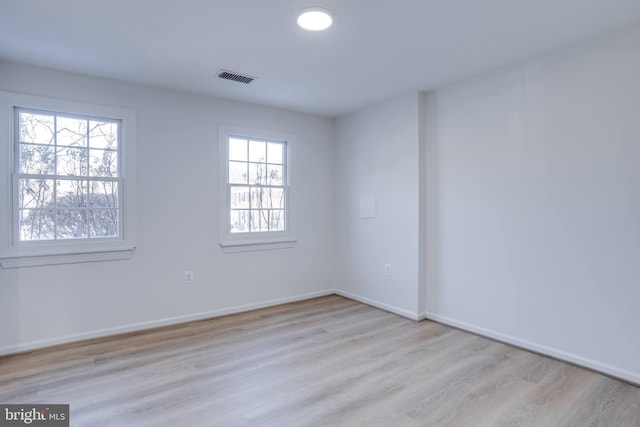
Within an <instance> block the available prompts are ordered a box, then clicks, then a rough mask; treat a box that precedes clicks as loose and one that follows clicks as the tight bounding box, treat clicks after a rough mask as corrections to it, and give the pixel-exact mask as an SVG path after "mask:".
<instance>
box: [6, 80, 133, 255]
mask: <svg viewBox="0 0 640 427" xmlns="http://www.w3.org/2000/svg"><path fill="white" fill-rule="evenodd" d="M0 99H1V100H2V101H3V102H2V107H3V110H2V112H1V113H0V115H2V118H3V122H4V123H6V124H8V125H9V126H7V129H2V142H3V144H2V145H4V147H3V148H4V150H5V151H4V152H6V153H8V156H7V158H8V159H10V160H9V161H8V162H6V163H3V164H0V171H1V172H2V179H0V185H2V187H3V189H8V190H9V191H7V192H6V193H5V192H3V193H2V194H3V195H5V194H6V195H7V196H6V197H2V200H0V205H1V206H2V208H3V213H4V212H6V213H7V215H6V216H5V215H3V221H2V223H1V224H0V226H1V227H2V228H3V230H4V231H7V233H6V236H5V237H4V238H3V239H2V242H1V243H2V249H1V251H2V252H1V254H0V255H1V256H0V262H1V263H2V266H3V267H19V266H28V265H43V264H57V263H67V262H81V261H96V260H102V259H122V258H127V257H129V256H130V255H131V251H132V250H133V226H134V224H133V222H134V215H133V206H132V205H133V203H134V201H133V199H132V194H129V193H133V191H134V188H133V187H134V180H133V167H131V164H132V163H131V161H132V157H133V144H134V140H133V135H134V134H133V125H134V115H133V112H132V111H130V110H125V109H120V108H117V109H116V108H112V107H100V106H93V105H88V104H80V103H74V102H68V101H61V100H54V99H48V98H38V97H30V96H25V95H19V94H11V93H6V92H4V93H0ZM6 118H8V119H9V120H5V119H6ZM125 187H126V191H125ZM125 194H127V195H129V197H125Z"/></svg>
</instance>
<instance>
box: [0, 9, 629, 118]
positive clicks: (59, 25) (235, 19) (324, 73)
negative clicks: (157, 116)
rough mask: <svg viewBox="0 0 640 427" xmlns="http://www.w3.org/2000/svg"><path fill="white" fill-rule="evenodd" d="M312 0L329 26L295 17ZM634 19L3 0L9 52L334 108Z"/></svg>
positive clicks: (284, 103) (54, 63)
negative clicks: (223, 75) (330, 20)
mask: <svg viewBox="0 0 640 427" xmlns="http://www.w3.org/2000/svg"><path fill="white" fill-rule="evenodd" d="M310 5H320V6H325V7H328V8H329V9H331V10H333V11H334V12H335V23H334V25H333V27H331V28H330V29H329V30H328V31H326V32H320V33H312V32H306V31H304V30H302V29H300V28H298V27H297V26H296V24H295V18H296V13H297V11H298V10H300V9H302V8H304V7H306V6H310ZM636 22H640V0H394V1H392V0H232V1H218V0H105V1H97V0H0V58H1V59H5V60H10V61H16V62H22V63H28V64H34V65H40V66H45V67H50V68H56V69H61V70H68V71H73V72H79V73H84V74H90V75H95V76H101V77H107V78H114V79H119V80H126V81H132V82H140V83H145V84H150V85H154V86H161V87H167V88H174V89H179V90H185V91H189V92H195V93H202V94H210V95H216V96H220V97H223V98H230V99H236V100H242V101H249V102H254V103H259V104H266V105H272V106H277V107H283V108H287V109H292V110H298V111H304V112H310V113H316V114H322V115H327V116H338V115H341V114H344V113H347V112H350V111H353V110H355V109H358V108H361V107H363V106H366V105H368V104H370V103H372V102H375V101H378V100H382V99H385V98H388V97H391V96H394V95H400V94H405V93H409V92H411V91H416V90H428V89H433V88H435V87H438V86H441V85H443V84H446V83H449V82H453V81H455V80H458V79H461V78H465V77H470V76H472V75H474V74H478V73H482V72H485V71H488V70H490V69H492V68H496V67H500V66H504V65H507V64H510V63H513V62H517V61H521V60H523V59H527V58H531V57H533V56H537V55H540V54H542V53H545V52H548V51H551V50H554V49H557V48H560V47H563V46H567V45H571V44H574V43H577V42H580V41H583V40H586V39H589V38H592V37H595V36H598V35H601V34H605V33H608V32H612V31H615V30H617V29H620V28H623V27H626V26H629V25H632V24H635V23H636ZM221 68H224V69H229V70H232V71H237V72H240V73H245V74H249V75H252V76H256V77H257V79H256V80H255V81H254V82H253V83H251V84H249V85H242V84H239V83H234V82H230V81H225V80H220V79H218V78H216V77H215V75H216V72H217V71H218V69H221ZM0 79H1V76H0Z"/></svg>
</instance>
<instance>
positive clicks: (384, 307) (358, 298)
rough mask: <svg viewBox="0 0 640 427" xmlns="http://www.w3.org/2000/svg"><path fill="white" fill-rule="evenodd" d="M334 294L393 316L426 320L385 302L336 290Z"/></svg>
mask: <svg viewBox="0 0 640 427" xmlns="http://www.w3.org/2000/svg"><path fill="white" fill-rule="evenodd" d="M334 293H335V294H336V295H340V296H342V297H345V298H349V299H352V300H354V301H358V302H361V303H363V304H367V305H370V306H372V307H376V308H379V309H381V310H384V311H388V312H391V313H393V314H397V315H398V316H402V317H406V318H407V319H410V320H415V321H420V320H423V319H424V316H423V317H420V316H421V315H420V314H418V313H414V312H413V311H409V310H405V309H404V308H400V307H396V306H393V305H389V304H385V303H383V302H380V301H376V300H372V299H370V298H366V297H363V296H360V295H356V294H352V293H351V292H347V291H343V290H339V289H336V290H335V292H334Z"/></svg>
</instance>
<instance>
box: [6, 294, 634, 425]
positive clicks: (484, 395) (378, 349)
mask: <svg viewBox="0 0 640 427" xmlns="http://www.w3.org/2000/svg"><path fill="white" fill-rule="evenodd" d="M0 402H2V403H69V404H70V405H71V425H72V426H90V427H94V426H118V427H126V426H133V427H145V426H154V427H155V426H185V427H186V426H188V427H195V426H296V427H297V426H472V427H483V426H544V427H548V426H576V427H586V426H612V427H624V426H630V427H638V426H640V388H638V387H635V386H632V385H629V384H626V383H623V382H620V381H617V380H614V379H611V378H608V377H606V376H603V375H599V374H596V373H593V372H590V371H588V370H585V369H581V368H578V367H575V366H572V365H569V364H566V363H562V362H559V361H556V360H553V359H549V358H546V357H542V356H539V355H536V354H532V353H529V352H526V351H523V350H519V349H516V348H513V347H510V346H507V345H504V344H501V343H498V342H494V341H491V340H488V339H485V338H481V337H478V336H476V335H473V334H468V333H465V332H462V331H459V330H456V329H452V328H449V327H446V326H443V325H440V324H437V323H433V322H428V321H425V322H420V323H415V322H413V321H410V320H406V319H403V318H401V317H398V316H396V315H393V314H390V313H387V312H384V311H381V310H377V309H375V308H371V307H368V306H365V305H362V304H359V303H357V302H354V301H350V300H347V299H344V298H342V297H338V296H329V297H323V298H317V299H313V300H308V301H303V302H299V303H293V304H287V305H282V306H277V307H271V308H267V309H263V310H257V311H253V312H248V313H243V314H237V315H233V316H227V317H222V318H217V319H212V320H205V321H199V322H192V323H187V324H183V325H178V326H172V327H167V328H162V329H156V330H152V331H146V332H143V333H134V334H127V335H121V336H117V337H111V338H103V339H98V340H92V341H85V342H82V343H75V344H70V345H64V346H59V347H55V348H50V349H44V350H38V351H34V352H30V353H24V354H19V355H14V356H8V357H3V358H0Z"/></svg>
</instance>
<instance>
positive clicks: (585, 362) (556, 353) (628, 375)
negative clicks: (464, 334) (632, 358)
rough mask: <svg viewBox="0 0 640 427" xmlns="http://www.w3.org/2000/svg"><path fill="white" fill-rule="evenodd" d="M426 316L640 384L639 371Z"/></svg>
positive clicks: (435, 315) (473, 326)
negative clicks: (620, 367)
mask: <svg viewBox="0 0 640 427" xmlns="http://www.w3.org/2000/svg"><path fill="white" fill-rule="evenodd" d="M424 316H425V318H426V319H429V320H433V321H435V322H438V323H442V324H444V325H448V326H452V327H454V328H457V329H462V330H464V331H468V332H472V333H474V334H477V335H481V336H483V337H487V338H491V339H493V340H496V341H500V342H503V343H505V344H510V345H513V346H516V347H519V348H522V349H525V350H529V351H532V352H534V353H539V354H542V355H546V356H550V357H553V358H555V359H558V360H562V361H565V362H569V363H572V364H574V365H578V366H581V367H584V368H587V369H591V370H593V371H597V372H600V373H603V374H605V375H608V376H611V377H614V378H618V379H621V380H623V381H626V382H629V383H632V384H634V385H637V386H640V373H637V372H631V371H627V370H625V369H619V368H617V367H615V366H611V365H607V364H604V363H600V362H597V361H595V360H591V359H586V358H584V357H580V356H577V355H575V354H571V353H567V352H564V351H561V350H557V349H554V348H551V347H547V346H544V345H540V344H535V343H532V342H529V341H525V340H522V339H519V338H516V337H512V336H510V335H506V334H502V333H500V332H496V331H493V330H490V329H486V328H482V327H479V326H475V325H472V324H470V323H466V322H461V321H458V320H455V319H451V318H449V317H445V316H440V315H438V314H435V313H430V312H426V313H424Z"/></svg>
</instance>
